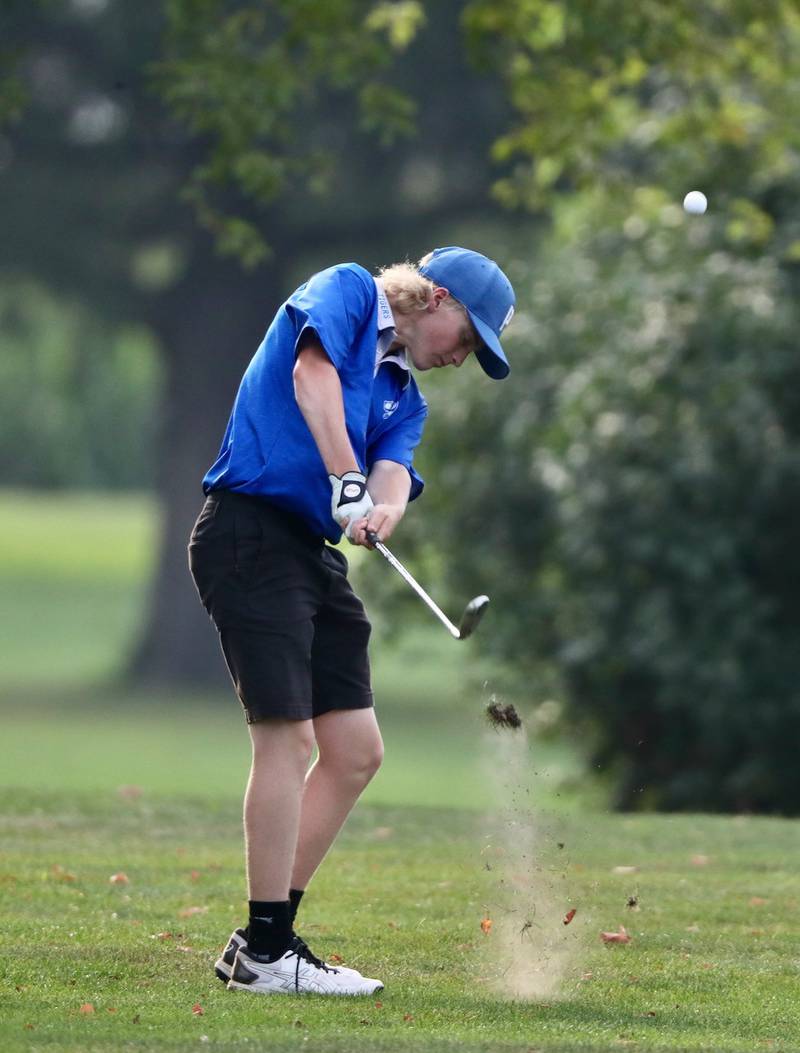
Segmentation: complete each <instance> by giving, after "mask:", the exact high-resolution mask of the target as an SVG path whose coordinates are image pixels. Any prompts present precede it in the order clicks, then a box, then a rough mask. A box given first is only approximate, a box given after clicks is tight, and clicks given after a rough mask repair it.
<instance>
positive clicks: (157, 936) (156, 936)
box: [150, 932, 172, 940]
mask: <svg viewBox="0 0 800 1053" xmlns="http://www.w3.org/2000/svg"><path fill="white" fill-rule="evenodd" d="M150 939H151V940H171V939H172V933H171V932H156V933H153V935H152V936H151V937H150Z"/></svg>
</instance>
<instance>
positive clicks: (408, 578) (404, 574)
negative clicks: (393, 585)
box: [367, 530, 489, 640]
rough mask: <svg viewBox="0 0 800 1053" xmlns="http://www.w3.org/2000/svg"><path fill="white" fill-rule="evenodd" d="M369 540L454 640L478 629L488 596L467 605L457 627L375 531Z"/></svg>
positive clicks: (370, 533)
mask: <svg viewBox="0 0 800 1053" xmlns="http://www.w3.org/2000/svg"><path fill="white" fill-rule="evenodd" d="M367 540H368V541H369V543H370V544H371V545H373V546H374V547H375V548H376V549H377V550H378V552H380V554H381V555H382V556H383V558H384V559H385V560H386V561H387V562H388V563H390V564H391V565H392V566H393V567H394V569H395V570H396V571H397V573H398V574H399V575H400V577H401V578H403V580H404V581H405V582H407V583H408V584H409V585H410V586H411V588H412V589H413V590H414V592H416V594H417V595H418V596H419V597H420V599H421V600H423V601H424V603H425V604H426V605H427V607H428V609H429V610H431V611H432V612H433V613H434V614H435V615H436V617H437V618H438V619H439V621H440V622H441V623H442V625H444V627H445V628H446V629H447V631H448V632H449V633H450V635H451V636H452V637H453V638H454V639H456V640H466V638H467V637H468V636H470V635H471V634H472V633H473V631H474V630H475V628H476V627H477V624H478V622H479V621H480V620H481V617H482V616H483V612H484V611H485V610H486V607H487V606H488V603H489V597H488V596H476V597H475V599H474V600H471V601H470V602H469V603H468V604H467V607H466V609H465V611H464V614H463V616H462V618H461V625H460V626H455V625H453V623H452V622H451V621H450V619H449V618H448V617H447V615H446V614H445V613H444V611H443V610H442V609H441V608H440V607H439V606H437V604H435V603H434V602H433V600H432V599H431V598H430V596H429V595H428V594H427V592H426V591H425V590H424V589H423V587H422V586H421V585H420V584H419V582H417V581H416V580H415V579H414V578H413V577H412V575H411V574H410V573H409V572H408V571H407V570H406V568H405V567H404V566H403V564H402V563H401V562H400V560H399V559H398V558H397V557H396V556H395V555H393V554H392V553H391V552H390V551H389V549H388V548H387V547H386V545H384V543H383V542H382V541H381V540H380V538H379V537H378V535H377V534H376V533H375V532H374V530H368V531H367Z"/></svg>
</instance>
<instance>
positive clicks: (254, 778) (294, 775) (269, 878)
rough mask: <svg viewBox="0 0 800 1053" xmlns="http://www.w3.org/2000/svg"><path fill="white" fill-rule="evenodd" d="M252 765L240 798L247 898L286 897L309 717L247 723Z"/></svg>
mask: <svg viewBox="0 0 800 1053" xmlns="http://www.w3.org/2000/svg"><path fill="white" fill-rule="evenodd" d="M249 729H250V738H251V740H252V743H253V764H252V767H251V769H250V779H249V781H248V783H247V790H246V792H245V797H244V832H245V856H246V862H247V885H248V889H249V897H248V898H249V899H251V900H262V901H275V902H277V901H282V900H288V898H289V881H290V879H291V875H292V864H293V862H294V857H295V849H296V846H297V834H298V829H299V825H300V806H301V801H302V797H303V786H304V780H305V777H306V772H307V771H308V765H309V761H310V760H311V753H312V751H313V748H314V727H313V722H312V721H310V720H282V719H270V720H263V721H260V722H259V723H257V724H250V725H249Z"/></svg>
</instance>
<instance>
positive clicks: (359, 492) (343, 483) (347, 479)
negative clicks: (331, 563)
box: [328, 472, 373, 541]
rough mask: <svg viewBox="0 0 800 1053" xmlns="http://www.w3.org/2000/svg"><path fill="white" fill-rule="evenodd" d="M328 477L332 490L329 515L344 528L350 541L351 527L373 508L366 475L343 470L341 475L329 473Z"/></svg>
mask: <svg viewBox="0 0 800 1053" xmlns="http://www.w3.org/2000/svg"><path fill="white" fill-rule="evenodd" d="M328 479H329V480H330V484H331V490H332V491H333V492H332V494H331V515H332V516H333V518H334V519H335V520H336V522H337V523H338V524H339V526H340V527H342V529H343V530H344V533H345V536H346V538H347V540H348V541H352V537H351V536H350V532H351V530H352V528H353V527H354V526H355V524H356V523H357V522H358V521H359V519H363V518H364V516H368V515H369V513H370V512H371V511H372V508H373V504H372V498H371V497H370V496H369V494H368V493H367V477H366V475H362V474H361V472H345V473H344V475H342V476H338V475H329V476H328ZM347 520H349V522H346V521H347Z"/></svg>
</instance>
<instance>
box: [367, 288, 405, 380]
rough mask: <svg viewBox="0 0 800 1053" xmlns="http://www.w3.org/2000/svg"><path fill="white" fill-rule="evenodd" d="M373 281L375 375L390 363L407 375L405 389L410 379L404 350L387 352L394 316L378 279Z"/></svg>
mask: <svg viewBox="0 0 800 1053" xmlns="http://www.w3.org/2000/svg"><path fill="white" fill-rule="evenodd" d="M374 281H375V289H376V291H377V294H378V342H377V346H376V350H375V373H376V374H377V372H378V369H379V368H380V367H381V366H383V365H386V364H387V363H389V362H391V364H392V365H394V366H397V367H398V368H399V369H403V370H405V372H406V374H407V376H406V379H405V381H404V383H403V387H405V386H406V385H407V384H408V381H409V379H410V377H411V370H410V367H409V365H408V358H407V356H406V349H405V348H404V347H401V348H398V349H396V350H394V351H389V348H390V347H391V345H392V342H393V340H394V338H395V324H394V314H393V313H392V306H391V304H390V303H389V297H388V296H387V295H386V291H385V290H384V288H383V285H382V284H381V282H380V279H379V278H375V279H374Z"/></svg>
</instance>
